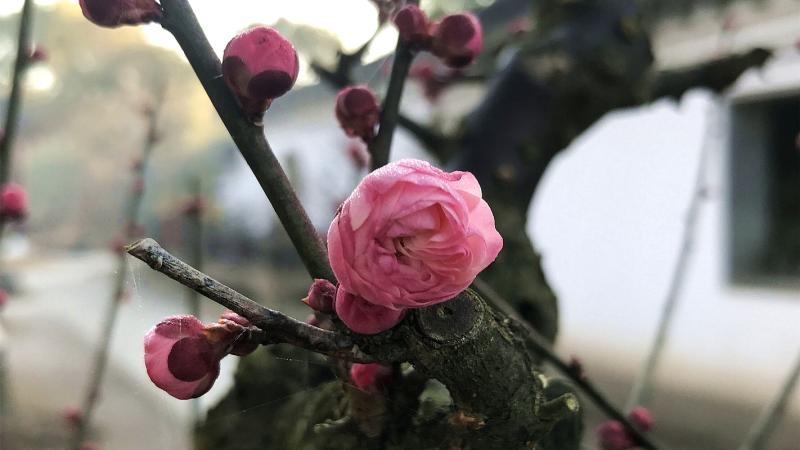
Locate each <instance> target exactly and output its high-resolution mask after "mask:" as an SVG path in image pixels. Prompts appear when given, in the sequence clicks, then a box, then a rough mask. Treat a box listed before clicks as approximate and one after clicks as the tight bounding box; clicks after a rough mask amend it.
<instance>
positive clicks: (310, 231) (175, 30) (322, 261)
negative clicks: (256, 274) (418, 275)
mask: <svg viewBox="0 0 800 450" xmlns="http://www.w3.org/2000/svg"><path fill="white" fill-rule="evenodd" d="M161 6H162V8H163V10H164V18H163V20H162V26H163V27H164V28H165V29H166V30H168V31H169V32H171V33H172V34H173V36H175V39H176V40H177V41H178V44H180V46H181V48H182V49H183V52H184V54H186V58H187V59H188V60H189V63H190V64H191V66H192V69H194V71H195V74H196V75H197V78H198V79H199V80H200V82H201V83H202V85H203V88H204V89H205V90H206V93H207V94H208V97H209V99H210V100H211V103H213V105H214V108H216V110H217V113H218V114H219V116H220V118H221V119H222V122H223V123H224V124H225V127H226V128H227V129H228V133H230V135H231V138H233V141H234V142H235V143H236V146H237V147H238V148H239V151H240V152H241V154H242V156H243V157H244V159H245V161H246V162H247V164H248V165H249V166H250V169H251V170H252V171H253V174H254V175H255V177H256V179H257V180H258V182H259V184H260V185H261V189H262V190H263V191H264V193H265V194H266V195H267V198H268V199H269V201H270V203H271V204H272V207H273V208H274V209H275V213H276V214H277V215H278V219H279V220H280V221H281V224H282V225H283V227H284V228H285V229H286V232H287V233H288V235H289V238H290V239H291V241H292V244H294V246H295V248H296V249H297V252H298V254H299V255H300V259H301V260H302V261H303V264H304V265H305V267H306V269H307V270H308V272H309V274H310V275H311V276H312V277H313V278H324V279H327V280H329V281H332V282H335V281H336V279H335V277H334V275H333V271H332V270H331V268H330V265H329V264H328V255H327V251H326V250H325V246H324V245H323V243H322V240H321V239H320V237H319V235H318V234H317V230H316V229H315V228H314V226H313V224H312V223H311V221H310V220H309V218H308V214H307V213H306V211H305V209H304V208H303V205H302V204H301V203H300V200H299V199H298V198H297V194H296V193H295V191H294V189H293V188H292V186H291V183H289V179H288V178H287V177H286V173H285V172H284V171H283V168H282V167H281V165H280V163H279V162H278V159H277V158H276V157H275V154H274V153H273V152H272V149H271V148H270V146H269V143H268V142H267V139H266V137H265V136H264V130H263V128H262V127H260V126H256V125H254V124H252V123H250V122H249V121H248V120H247V119H246V117H245V116H244V114H243V113H242V111H241V109H240V108H239V105H238V104H237V103H236V99H235V98H234V97H233V94H232V93H231V91H230V89H228V86H227V85H226V84H225V81H224V80H223V78H222V67H221V64H220V61H219V58H217V56H216V54H215V53H214V50H213V49H212V48H211V45H210V44H209V43H208V39H207V38H206V35H205V33H203V29H202V28H201V27H200V24H199V23H198V22H197V18H196V17H195V15H194V11H192V7H191V6H190V5H189V2H188V1H187V0H163V1H162V2H161Z"/></svg>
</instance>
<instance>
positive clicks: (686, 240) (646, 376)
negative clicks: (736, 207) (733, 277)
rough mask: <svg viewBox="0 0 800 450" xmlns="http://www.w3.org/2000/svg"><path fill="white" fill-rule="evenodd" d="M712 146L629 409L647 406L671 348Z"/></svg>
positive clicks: (704, 151)
mask: <svg viewBox="0 0 800 450" xmlns="http://www.w3.org/2000/svg"><path fill="white" fill-rule="evenodd" d="M707 135H708V130H706V137H708V136H707ZM708 144H709V143H708V142H707V139H703V146H702V147H701V149H700V158H699V161H698V163H697V173H696V175H695V181H694V186H693V187H692V194H691V195H692V197H691V199H690V200H689V208H688V210H687V212H686V220H685V224H684V230H683V237H682V240H681V246H680V249H679V250H678V258H677V259H676V260H675V266H674V268H673V271H672V280H671V281H670V284H669V288H668V289H667V295H666V298H665V299H664V304H663V305H664V306H663V309H662V311H661V317H660V319H659V322H658V328H657V329H656V335H655V338H654V339H653V344H652V346H651V347H650V351H649V353H648V354H647V358H646V359H645V363H644V364H643V365H642V368H641V371H640V372H639V374H638V376H637V377H636V379H635V381H634V384H633V388H632V389H631V394H630V397H629V398H628V402H627V405H626V406H627V409H632V408H634V407H636V406H639V405H643V404H645V403H646V402H647V400H648V397H649V395H650V391H651V390H652V384H653V376H654V374H655V372H656V368H657V366H658V362H659V361H660V360H661V353H662V352H663V350H664V348H665V347H666V344H667V338H668V335H669V330H670V327H671V325H672V320H673V318H674V316H675V310H676V307H677V305H678V299H679V297H680V293H681V290H682V289H683V285H684V282H685V279H686V274H687V272H688V267H689V256H690V255H691V253H692V248H693V246H694V240H695V232H696V230H697V218H698V216H699V214H700V207H701V206H702V203H703V200H704V199H705V191H706V186H705V174H706V164H707V162H708V152H709V149H710V148H711V146H710V145H708Z"/></svg>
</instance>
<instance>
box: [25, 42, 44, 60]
mask: <svg viewBox="0 0 800 450" xmlns="http://www.w3.org/2000/svg"><path fill="white" fill-rule="evenodd" d="M28 61H30V62H44V61H47V50H45V48H44V47H42V46H41V45H37V46H35V47H33V48H32V49H30V50H29V52H28Z"/></svg>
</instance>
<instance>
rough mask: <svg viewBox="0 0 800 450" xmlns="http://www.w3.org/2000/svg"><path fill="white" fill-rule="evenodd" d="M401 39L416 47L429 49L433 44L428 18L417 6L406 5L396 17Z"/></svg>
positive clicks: (395, 22) (395, 21) (395, 20)
mask: <svg viewBox="0 0 800 450" xmlns="http://www.w3.org/2000/svg"><path fill="white" fill-rule="evenodd" d="M394 24H395V26H396V27H397V32H398V33H399V34H400V37H401V38H402V39H403V40H404V41H406V42H408V43H409V44H411V45H412V46H414V47H416V48H417V49H427V48H428V47H430V44H431V34H430V30H429V29H430V22H429V21H428V16H427V15H426V14H425V12H424V11H422V10H421V9H420V8H419V6H417V5H406V6H404V7H403V8H402V9H401V10H400V11H398V12H397V14H395V16H394Z"/></svg>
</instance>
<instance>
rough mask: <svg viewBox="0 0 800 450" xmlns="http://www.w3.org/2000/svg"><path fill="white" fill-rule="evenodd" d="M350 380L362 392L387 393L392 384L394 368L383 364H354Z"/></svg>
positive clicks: (351, 368)
mask: <svg viewBox="0 0 800 450" xmlns="http://www.w3.org/2000/svg"><path fill="white" fill-rule="evenodd" d="M350 379H351V380H352V381H353V384H354V385H356V387H358V388H359V389H361V390H364V391H367V392H372V393H377V392H385V391H386V389H387V388H388V387H389V385H390V384H391V383H392V368H391V367H388V366H384V365H382V364H353V365H352V366H351V367H350Z"/></svg>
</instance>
